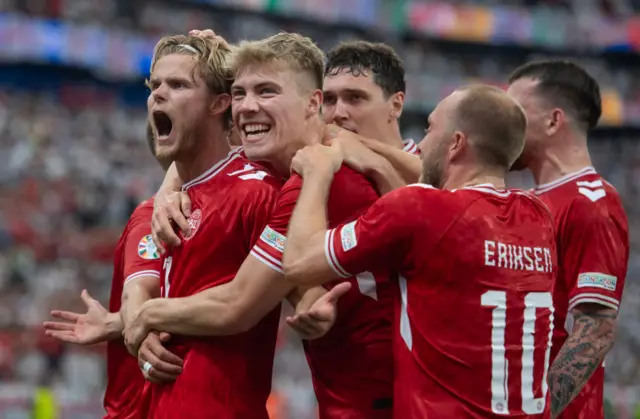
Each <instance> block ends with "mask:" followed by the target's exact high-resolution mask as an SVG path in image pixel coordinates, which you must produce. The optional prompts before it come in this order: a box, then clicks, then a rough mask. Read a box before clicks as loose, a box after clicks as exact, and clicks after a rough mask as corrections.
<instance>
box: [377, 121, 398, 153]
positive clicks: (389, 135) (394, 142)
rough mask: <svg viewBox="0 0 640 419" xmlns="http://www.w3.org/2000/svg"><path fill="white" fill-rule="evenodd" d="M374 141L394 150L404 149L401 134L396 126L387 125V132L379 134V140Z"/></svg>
mask: <svg viewBox="0 0 640 419" xmlns="http://www.w3.org/2000/svg"><path fill="white" fill-rule="evenodd" d="M376 140H378V141H379V142H381V143H383V144H386V145H388V146H391V147H394V148H399V149H403V148H404V141H403V139H402V134H401V133H400V128H399V127H398V124H391V125H389V129H388V130H387V132H383V133H381V135H380V136H379V138H376Z"/></svg>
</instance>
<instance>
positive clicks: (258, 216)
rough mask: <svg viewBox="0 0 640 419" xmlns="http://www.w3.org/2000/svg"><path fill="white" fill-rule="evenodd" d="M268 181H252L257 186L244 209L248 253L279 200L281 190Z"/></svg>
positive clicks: (251, 192) (250, 193)
mask: <svg viewBox="0 0 640 419" xmlns="http://www.w3.org/2000/svg"><path fill="white" fill-rule="evenodd" d="M266 180H267V179H265V180H262V181H261V180H256V181H252V182H255V185H254V187H253V188H252V190H251V191H250V192H249V199H250V202H249V203H248V205H244V206H243V209H242V214H243V219H244V225H245V227H244V229H245V241H246V243H247V252H248V251H249V250H250V249H251V248H252V247H253V246H254V245H255V243H256V242H257V241H258V239H259V238H260V234H261V233H262V230H264V228H265V226H266V225H267V222H268V221H269V219H270V218H271V214H272V213H273V209H274V207H275V204H276V202H277V199H278V195H279V189H278V188H277V187H275V186H274V185H273V184H271V183H270V182H267V181H266Z"/></svg>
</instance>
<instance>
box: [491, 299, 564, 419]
mask: <svg viewBox="0 0 640 419" xmlns="http://www.w3.org/2000/svg"><path fill="white" fill-rule="evenodd" d="M524 301H525V309H524V326H523V328H522V349H523V351H522V374H521V376H522V388H521V393H522V411H523V412H524V413H526V414H529V415H533V414H537V413H542V412H543V410H544V407H545V396H546V394H547V371H548V370H549V356H550V354H551V334H552V332H553V300H552V298H551V293H548V292H531V293H529V294H527V295H526V296H525V300H524ZM482 306H483V307H494V309H493V310H492V311H491V318H492V320H491V411H492V412H493V413H495V414H497V415H508V414H509V393H508V387H509V384H508V374H507V369H508V366H509V363H508V360H507V358H506V347H505V330H506V325H507V293H506V292H504V291H487V292H485V293H484V294H483V295H482ZM538 308H544V309H550V312H551V314H550V315H549V324H550V327H549V337H548V338H547V345H546V350H545V354H544V373H543V375H542V383H538V384H539V385H536V386H535V387H536V388H542V397H539V398H536V397H535V396H534V394H533V389H534V379H535V378H534V373H533V371H534V369H533V362H534V356H533V351H534V348H535V346H534V331H535V325H536V310H537V309H538Z"/></svg>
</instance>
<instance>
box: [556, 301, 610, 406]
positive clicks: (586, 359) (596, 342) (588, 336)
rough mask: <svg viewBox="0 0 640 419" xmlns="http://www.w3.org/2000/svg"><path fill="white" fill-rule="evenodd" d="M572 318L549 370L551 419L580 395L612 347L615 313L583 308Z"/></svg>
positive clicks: (591, 306)
mask: <svg viewBox="0 0 640 419" xmlns="http://www.w3.org/2000/svg"><path fill="white" fill-rule="evenodd" d="M572 314H573V318H574V325H573V331H572V332H571V335H569V338H568V339H567V341H566V342H565V343H564V345H563V346H562V348H561V349H560V352H559V353H558V356H557V357H556V359H555V360H554V361H553V364H552V365H551V367H550V368H549V374H548V382H549V392H550V393H551V417H552V418H556V417H557V416H558V415H559V414H560V413H561V412H562V411H563V410H564V409H565V408H566V407H567V405H568V404H569V403H570V402H571V400H573V399H574V398H575V397H576V396H577V395H578V393H580V390H582V387H584V385H585V384H586V383H587V381H588V380H589V378H590V377H591V375H592V374H593V372H594V371H595V370H596V368H598V366H599V365H600V364H602V361H603V360H604V357H605V356H606V355H607V352H609V350H610V349H611V347H612V346H613V338H614V335H615V329H616V320H617V317H618V313H617V312H616V310H614V309H610V308H604V307H602V306H595V305H586V304H585V305H583V306H580V307H579V308H575V309H574V310H573V312H572Z"/></svg>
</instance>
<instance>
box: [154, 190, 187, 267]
mask: <svg viewBox="0 0 640 419" xmlns="http://www.w3.org/2000/svg"><path fill="white" fill-rule="evenodd" d="M190 216H191V200H190V199H189V194H188V193H187V192H174V191H172V192H166V191H159V192H158V193H157V194H156V197H155V199H154V201H153V216H152V217H151V237H152V238H153V243H154V244H155V245H156V247H157V248H158V251H159V252H160V253H161V254H165V253H166V249H165V247H164V246H165V243H166V244H167V245H169V246H179V245H180V242H181V241H180V237H178V235H177V234H176V232H175V231H174V226H175V225H177V226H178V228H179V229H180V230H181V231H182V235H183V237H189V235H190V234H191V227H190V226H189V222H188V221H187V218H188V217H190Z"/></svg>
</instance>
